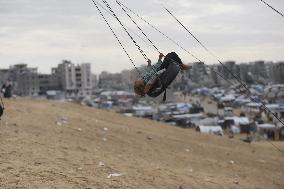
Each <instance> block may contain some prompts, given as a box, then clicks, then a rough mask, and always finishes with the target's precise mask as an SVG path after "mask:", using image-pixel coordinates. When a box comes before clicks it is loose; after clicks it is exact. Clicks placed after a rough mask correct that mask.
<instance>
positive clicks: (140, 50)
mask: <svg viewBox="0 0 284 189" xmlns="http://www.w3.org/2000/svg"><path fill="white" fill-rule="evenodd" d="M102 1H103V3H104V4H105V5H106V7H107V8H108V9H109V11H110V12H111V13H112V15H113V16H114V17H115V19H116V20H117V21H118V22H119V24H120V25H121V27H122V28H123V29H124V31H125V32H126V33H127V35H128V36H129V38H130V39H131V40H132V42H133V43H134V44H135V46H136V47H137V48H138V50H139V52H140V53H141V55H142V56H143V58H144V59H145V60H146V61H148V60H149V58H148V57H147V55H146V54H145V53H144V51H143V50H142V49H141V47H140V46H139V45H138V43H137V42H136V41H135V40H134V38H133V37H132V36H131V35H130V33H129V32H128V31H127V29H126V28H125V27H124V25H123V24H122V22H121V21H120V19H119V18H118V17H117V16H116V14H115V12H114V11H113V10H112V8H111V7H110V5H109V4H108V2H107V1H106V0H102Z"/></svg>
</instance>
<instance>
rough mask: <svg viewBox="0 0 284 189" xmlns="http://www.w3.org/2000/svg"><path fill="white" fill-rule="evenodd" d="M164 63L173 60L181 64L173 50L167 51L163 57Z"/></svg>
mask: <svg viewBox="0 0 284 189" xmlns="http://www.w3.org/2000/svg"><path fill="white" fill-rule="evenodd" d="M163 62H164V63H169V62H175V63H178V64H182V61H181V59H180V58H179V56H178V55H177V54H176V53H175V52H171V53H168V54H167V55H166V56H165V58H164V61H163Z"/></svg>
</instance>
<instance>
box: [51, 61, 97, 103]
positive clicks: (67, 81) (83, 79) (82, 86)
mask: <svg viewBox="0 0 284 189" xmlns="http://www.w3.org/2000/svg"><path fill="white" fill-rule="evenodd" d="M52 77H53V78H54V80H53V82H54V84H56V85H57V86H58V88H59V89H60V90H62V91H64V92H65V94H66V97H68V98H75V97H84V96H89V95H91V90H92V74H91V64H89V63H85V64H82V65H77V66H75V64H73V63H72V62H71V61H68V60H63V61H62V63H61V64H58V66H57V67H56V68H52Z"/></svg>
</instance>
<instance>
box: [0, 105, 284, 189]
mask: <svg viewBox="0 0 284 189" xmlns="http://www.w3.org/2000/svg"><path fill="white" fill-rule="evenodd" d="M6 106H7V107H6V114H5V116H4V117H3V119H2V121H1V127H0V188H64V189H65V188H85V189H86V188H92V189H111V188H122V189H125V188H129V189H175V188H178V187H179V185H180V184H182V183H184V184H186V185H187V186H188V188H190V189H204V188H213V189H214V188H216V189H222V188H226V189H227V188H253V189H268V188H270V189H274V188H275V189H276V188H279V189H280V188H284V179H283V176H284V154H283V153H280V152H279V151H276V150H275V148H273V147H272V145H271V144H269V143H253V144H246V143H243V142H241V141H238V140H232V139H227V138H226V137H215V136H207V135H201V134H198V133H196V132H195V131H193V130H189V129H187V130H185V129H180V128H175V127H173V126H168V125H164V124H161V123H157V122H154V121H150V120H144V119H138V118H128V117H124V116H122V115H119V114H115V113H111V112H107V111H101V110H96V109H91V108H88V107H82V106H80V105H75V104H68V103H59V102H48V101H31V100H10V101H6ZM62 118H63V120H62ZM64 120H65V121H64ZM275 145H277V146H278V147H279V148H280V149H281V150H283V151H284V145H283V143H275ZM103 164H104V165H103ZM114 173H120V174H122V175H120V176H118V177H115V176H113V177H111V178H108V176H109V175H110V174H114Z"/></svg>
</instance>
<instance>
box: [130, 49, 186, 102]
mask: <svg viewBox="0 0 284 189" xmlns="http://www.w3.org/2000/svg"><path fill="white" fill-rule="evenodd" d="M163 57H164V55H163V54H162V53H160V55H159V59H158V62H157V63H156V64H154V65H152V64H151V60H150V59H149V60H148V66H147V68H146V70H145V71H144V73H143V76H142V78H140V79H138V80H136V81H135V82H134V92H135V93H136V94H137V95H139V96H145V95H146V94H147V93H148V92H149V90H150V89H151V87H152V86H153V84H154V83H155V81H156V80H157V74H159V73H160V72H161V71H162V70H163V69H167V68H168V67H169V65H170V64H173V63H178V65H179V67H180V69H181V70H188V69H190V68H191V66H189V65H185V64H183V63H182V61H181V59H180V58H179V56H178V55H177V54H176V53H175V52H171V53H168V54H167V55H166V56H165V58H164V60H163V61H162V58H163Z"/></svg>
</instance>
